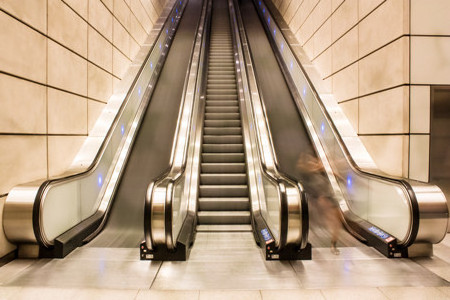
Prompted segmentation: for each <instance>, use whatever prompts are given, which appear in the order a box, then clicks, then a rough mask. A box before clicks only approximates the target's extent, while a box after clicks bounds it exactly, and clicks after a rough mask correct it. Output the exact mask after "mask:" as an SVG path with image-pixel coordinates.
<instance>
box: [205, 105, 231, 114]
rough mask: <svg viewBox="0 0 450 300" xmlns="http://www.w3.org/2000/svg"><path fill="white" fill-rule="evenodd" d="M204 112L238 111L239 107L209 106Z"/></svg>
mask: <svg viewBox="0 0 450 300" xmlns="http://www.w3.org/2000/svg"><path fill="white" fill-rule="evenodd" d="M206 113H239V107H233V106H209V107H206Z"/></svg>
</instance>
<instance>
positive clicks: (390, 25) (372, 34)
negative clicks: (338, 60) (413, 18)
mask: <svg viewBox="0 0 450 300" xmlns="http://www.w3.org/2000/svg"><path fill="white" fill-rule="evenodd" d="M406 13H408V12H406V11H404V6H403V0H389V1H386V2H384V3H383V4H382V5H381V6H380V7H378V8H377V9H376V10H375V11H374V12H372V13H371V14H370V15H369V16H368V17H367V18H365V19H364V20H362V21H361V23H360V24H359V57H363V56H365V55H367V54H369V53H370V52H373V51H375V50H377V49H378V48H380V47H382V46H384V45H386V44H388V43H390V42H392V41H393V40H395V39H397V38H399V37H400V36H402V35H403V34H406V33H408V30H409V29H408V26H409V23H408V22H409V21H408V20H409V18H408V17H407V16H405V14H406Z"/></svg>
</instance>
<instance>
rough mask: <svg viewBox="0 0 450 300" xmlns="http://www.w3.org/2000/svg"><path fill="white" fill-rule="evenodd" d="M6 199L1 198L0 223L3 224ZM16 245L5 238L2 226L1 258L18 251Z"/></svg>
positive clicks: (0, 240) (0, 227) (0, 230)
mask: <svg viewBox="0 0 450 300" xmlns="http://www.w3.org/2000/svg"><path fill="white" fill-rule="evenodd" d="M5 201H6V197H0V222H2V223H3V206H4V205H5ZM16 248H17V247H16V245H14V244H11V243H10V242H9V241H8V240H7V239H6V236H5V232H4V231H3V226H0V257H3V256H5V255H7V254H9V253H11V252H12V251H14V250H15V249H16Z"/></svg>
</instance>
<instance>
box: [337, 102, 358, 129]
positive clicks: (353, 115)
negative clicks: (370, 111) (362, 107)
mask: <svg viewBox="0 0 450 300" xmlns="http://www.w3.org/2000/svg"><path fill="white" fill-rule="evenodd" d="M358 106H359V105H358V99H355V100H351V101H347V102H344V103H341V104H339V107H340V108H341V109H342V111H343V112H344V114H345V115H346V116H347V118H348V120H349V121H350V124H351V125H352V127H353V129H354V130H355V132H358V122H359V115H358Z"/></svg>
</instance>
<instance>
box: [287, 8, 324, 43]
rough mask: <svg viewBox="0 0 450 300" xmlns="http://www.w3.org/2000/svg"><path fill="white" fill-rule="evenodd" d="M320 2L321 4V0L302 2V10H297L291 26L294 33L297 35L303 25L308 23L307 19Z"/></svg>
mask: <svg viewBox="0 0 450 300" xmlns="http://www.w3.org/2000/svg"><path fill="white" fill-rule="evenodd" d="M318 2H319V0H304V1H303V2H302V4H301V5H300V8H299V9H298V10H297V12H296V14H295V15H294V17H293V18H292V21H291V23H290V24H289V26H290V27H291V30H292V32H294V33H297V31H298V30H299V28H300V26H302V25H303V23H304V22H305V21H306V18H307V17H308V16H309V15H310V13H311V12H312V10H313V8H314V6H316V4H317V3H318ZM299 41H300V40H299ZM300 42H301V41H300ZM302 44H303V43H302Z"/></svg>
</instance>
